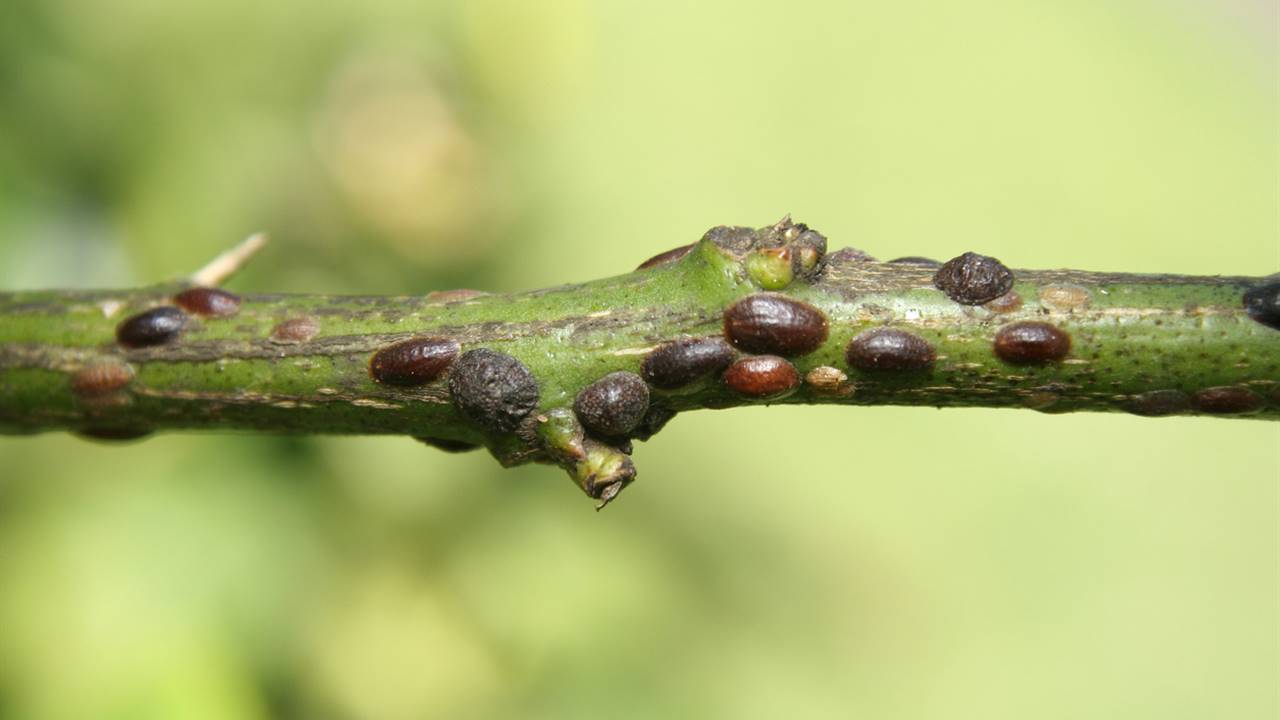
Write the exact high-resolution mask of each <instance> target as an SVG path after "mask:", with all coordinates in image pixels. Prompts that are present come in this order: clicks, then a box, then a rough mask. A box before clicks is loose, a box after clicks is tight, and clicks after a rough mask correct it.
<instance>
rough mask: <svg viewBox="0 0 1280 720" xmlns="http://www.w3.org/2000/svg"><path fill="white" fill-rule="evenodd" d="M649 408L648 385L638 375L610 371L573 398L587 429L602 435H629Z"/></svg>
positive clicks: (603, 436)
mask: <svg viewBox="0 0 1280 720" xmlns="http://www.w3.org/2000/svg"><path fill="white" fill-rule="evenodd" d="M648 409H649V386H648V385H645V384H644V380H641V379H640V376H639V375H636V374H635V373H629V372H622V371H619V372H611V373H609V374H608V375H605V376H604V377H602V378H600V379H599V380H597V381H595V382H593V383H591V384H590V385H588V386H586V387H585V388H583V389H582V392H580V393H578V397H576V398H574V401H573V412H574V413H575V414H576V415H577V416H578V421H579V422H581V423H582V426H583V427H584V428H586V429H587V432H589V433H591V434H592V435H595V436H596V437H600V438H620V437H624V436H626V435H628V434H629V433H630V432H631V431H632V430H635V429H636V427H638V426H639V425H640V421H642V420H644V415H645V412H646V411H648Z"/></svg>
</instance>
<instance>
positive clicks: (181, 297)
mask: <svg viewBox="0 0 1280 720" xmlns="http://www.w3.org/2000/svg"><path fill="white" fill-rule="evenodd" d="M173 302H174V304H175V305H177V306H178V307H180V308H182V309H183V310H186V311H187V312H189V313H191V314H193V315H212V316H214V317H230V316H231V315H235V314H236V313H238V312H240V296H239V295H233V294H231V293H229V292H227V291H226V290H219V289H218V288H210V287H194V288H190V289H188V290H183V291H182V292H180V293H178V294H177V295H174V296H173Z"/></svg>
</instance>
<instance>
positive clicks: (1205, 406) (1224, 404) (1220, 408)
mask: <svg viewBox="0 0 1280 720" xmlns="http://www.w3.org/2000/svg"><path fill="white" fill-rule="evenodd" d="M1192 401H1193V402H1194V404H1195V407H1196V409H1197V410H1199V411H1200V412H1206V413H1214V414H1223V415H1227V414H1234V413H1249V412H1253V411H1255V410H1259V409H1261V408H1262V398H1261V397H1259V396H1258V394H1257V393H1255V392H1254V391H1252V390H1250V389H1249V388H1245V387H1240V386H1238V385H1224V386H1221V387H1211V388H1205V389H1204V390H1201V391H1200V392H1198V393H1196V394H1195V397H1194V398H1193V399H1192Z"/></svg>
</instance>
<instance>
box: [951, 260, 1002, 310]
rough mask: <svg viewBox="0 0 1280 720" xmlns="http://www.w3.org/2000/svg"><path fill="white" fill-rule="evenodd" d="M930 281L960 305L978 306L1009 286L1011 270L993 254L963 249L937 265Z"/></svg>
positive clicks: (1000, 293) (998, 294)
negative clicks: (991, 255) (959, 254)
mask: <svg viewBox="0 0 1280 720" xmlns="http://www.w3.org/2000/svg"><path fill="white" fill-rule="evenodd" d="M933 284H934V285H935V286H936V287H937V288H938V289H939V290H941V291H942V292H944V293H946V294H947V297H949V298H951V299H952V300H954V301H956V302H958V303H960V304H961V305H981V304H983V303H985V302H990V301H992V300H995V299H996V298H998V297H1000V296H1001V295H1004V294H1005V293H1007V292H1009V291H1010V290H1012V289H1013V272H1012V271H1010V270H1009V268H1007V267H1005V266H1004V264H1003V263H1001V262H1000V261H999V260H997V259H995V258H993V257H987V256H986V255H979V254H978V253H975V252H967V253H965V254H963V255H961V256H959V257H954V258H952V259H950V260H948V261H947V262H946V263H944V264H943V266H942V267H940V268H938V271H937V272H936V273H934V274H933Z"/></svg>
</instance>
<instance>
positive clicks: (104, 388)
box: [71, 363, 133, 398]
mask: <svg viewBox="0 0 1280 720" xmlns="http://www.w3.org/2000/svg"><path fill="white" fill-rule="evenodd" d="M131 382H133V368H130V367H129V366H128V365H120V364H117V363H101V364H98V365H90V366H88V367H86V368H83V369H81V370H80V371H79V372H77V373H76V374H75V375H72V376H71V392H73V393H75V394H76V395H78V396H80V397H82V398H96V397H102V396H103V395H110V394H111V393H113V392H115V391H117V390H120V389H123V388H125V387H128V386H129V383H131Z"/></svg>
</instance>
